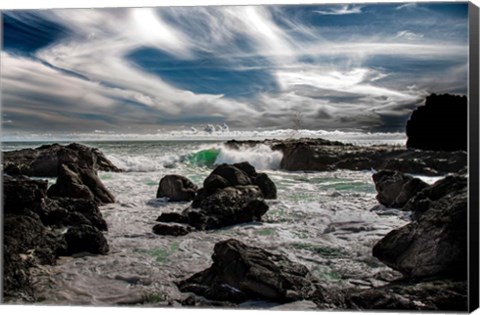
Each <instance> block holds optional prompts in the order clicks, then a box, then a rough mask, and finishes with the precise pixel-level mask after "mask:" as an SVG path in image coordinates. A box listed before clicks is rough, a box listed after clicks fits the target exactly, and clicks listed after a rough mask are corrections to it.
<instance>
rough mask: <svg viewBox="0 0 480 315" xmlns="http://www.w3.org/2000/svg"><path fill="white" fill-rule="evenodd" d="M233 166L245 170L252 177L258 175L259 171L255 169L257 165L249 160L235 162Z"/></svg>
mask: <svg viewBox="0 0 480 315" xmlns="http://www.w3.org/2000/svg"><path fill="white" fill-rule="evenodd" d="M233 166H235V167H236V168H238V169H239V170H241V171H243V172H244V173H245V174H247V175H248V177H250V178H254V177H256V176H257V171H256V170H255V167H254V166H253V165H251V164H250V163H248V162H241V163H235V164H233Z"/></svg>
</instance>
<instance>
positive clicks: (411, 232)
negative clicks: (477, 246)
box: [373, 177, 468, 279]
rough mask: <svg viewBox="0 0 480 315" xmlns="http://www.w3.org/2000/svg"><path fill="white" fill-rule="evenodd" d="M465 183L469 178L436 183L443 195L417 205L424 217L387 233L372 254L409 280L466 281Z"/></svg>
mask: <svg viewBox="0 0 480 315" xmlns="http://www.w3.org/2000/svg"><path fill="white" fill-rule="evenodd" d="M462 181H465V182H466V179H465V178H462V177H453V179H448V180H447V179H445V180H444V182H443V183H440V184H437V188H438V187H439V186H441V187H442V189H437V190H436V191H437V192H438V193H440V192H443V193H444V194H443V195H440V194H439V195H436V196H435V194H426V195H427V196H430V197H432V199H434V200H431V199H430V198H428V197H427V198H425V199H421V200H423V202H419V203H418V204H420V205H421V206H422V207H426V208H427V209H426V210H425V211H424V212H423V214H422V215H421V216H419V217H418V219H417V220H416V221H414V222H411V223H410V224H407V225H406V226H403V227H401V228H399V229H397V230H393V231H391V232H390V233H388V234H387V235H386V236H385V237H384V238H383V239H381V240H380V241H379V242H378V243H377V244H376V245H375V246H374V248H373V255H374V256H375V257H377V258H378V259H380V260H381V261H382V262H384V263H385V264H386V265H388V266H389V267H391V268H393V269H395V270H398V271H400V272H401V273H402V274H403V275H404V276H405V277H407V278H412V279H421V278H426V277H443V278H445V277H454V278H461V279H466V276H467V253H468V250H467V246H468V242H467V227H468V224H467V223H468V222H467V202H468V192H467V187H466V185H465V187H463V188H461V189H457V188H458V186H461V185H459V182H460V183H461V182H462ZM433 186H435V185H433ZM427 189H429V188H427ZM433 190H435V189H433ZM430 191H432V189H430ZM414 204H415V203H414ZM410 207H415V205H411V206H410Z"/></svg>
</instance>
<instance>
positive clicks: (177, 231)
mask: <svg viewBox="0 0 480 315" xmlns="http://www.w3.org/2000/svg"><path fill="white" fill-rule="evenodd" d="M190 231H191V229H190V228H189V227H188V226H187V225H183V224H174V223H173V224H172V223H169V224H165V223H159V224H157V225H155V226H154V227H153V233H155V234H158V235H173V236H181V235H187V234H188V233H190Z"/></svg>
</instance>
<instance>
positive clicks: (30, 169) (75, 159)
mask: <svg viewBox="0 0 480 315" xmlns="http://www.w3.org/2000/svg"><path fill="white" fill-rule="evenodd" d="M59 158H60V159H63V161H62V162H61V163H59ZM66 162H69V163H73V164H77V165H79V166H81V167H82V168H89V169H93V170H96V171H107V172H120V171H121V170H120V169H119V168H118V167H116V166H115V165H113V163H112V162H110V161H109V160H108V159H107V158H106V157H105V155H104V154H103V153H102V152H100V151H99V150H98V149H95V148H90V147H87V146H84V145H81V144H78V143H72V144H69V145H67V146H63V145H60V144H52V145H43V146H41V147H38V148H36V149H23V150H18V151H9V152H3V164H4V172H5V173H6V174H9V175H27V176H39V177H56V176H57V175H58V166H59V165H61V164H62V163H66Z"/></svg>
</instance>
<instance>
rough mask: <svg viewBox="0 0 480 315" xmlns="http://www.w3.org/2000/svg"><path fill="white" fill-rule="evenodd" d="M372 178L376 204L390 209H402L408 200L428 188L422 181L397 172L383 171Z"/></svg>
mask: <svg viewBox="0 0 480 315" xmlns="http://www.w3.org/2000/svg"><path fill="white" fill-rule="evenodd" d="M372 178H373V181H374V182H375V189H376V190H377V192H378V194H377V200H378V202H380V203H381V204H382V205H384V206H386V207H390V208H401V207H403V206H404V205H405V204H406V203H407V202H408V201H409V200H410V198H412V197H413V196H415V195H416V194H417V193H419V192H420V191H421V190H422V189H424V188H427V187H428V184H427V183H425V182H423V181H422V180H420V179H418V178H415V177H413V176H410V175H405V174H402V173H400V172H397V171H389V170H383V171H380V172H378V173H375V174H373V176H372Z"/></svg>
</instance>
